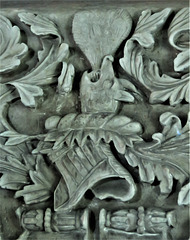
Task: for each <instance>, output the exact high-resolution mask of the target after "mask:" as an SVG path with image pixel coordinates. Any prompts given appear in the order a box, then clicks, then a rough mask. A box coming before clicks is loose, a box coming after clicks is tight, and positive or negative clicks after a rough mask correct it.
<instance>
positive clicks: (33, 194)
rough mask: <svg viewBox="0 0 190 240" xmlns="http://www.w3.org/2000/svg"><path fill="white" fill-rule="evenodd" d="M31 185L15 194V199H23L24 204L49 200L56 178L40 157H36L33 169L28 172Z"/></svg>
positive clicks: (51, 169)
mask: <svg viewBox="0 0 190 240" xmlns="http://www.w3.org/2000/svg"><path fill="white" fill-rule="evenodd" d="M29 176H30V178H31V181H32V182H33V184H31V185H27V186H25V187H24V188H23V189H21V190H19V191H17V192H16V194H15V197H16V198H18V197H24V201H25V203H26V204H33V203H39V202H43V201H45V200H47V199H49V198H50V197H51V196H52V194H53V190H54V189H55V186H56V183H57V181H58V180H57V178H58V176H57V175H55V174H54V170H53V168H52V167H49V166H48V165H47V163H46V162H45V161H44V159H43V157H42V156H41V155H39V156H37V159H36V166H35V169H33V170H30V171H29Z"/></svg>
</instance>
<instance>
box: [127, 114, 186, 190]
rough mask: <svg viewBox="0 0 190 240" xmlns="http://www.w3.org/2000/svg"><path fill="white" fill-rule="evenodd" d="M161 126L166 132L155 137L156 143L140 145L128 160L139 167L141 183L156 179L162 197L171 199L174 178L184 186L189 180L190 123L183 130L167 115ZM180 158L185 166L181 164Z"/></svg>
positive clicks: (129, 153)
mask: <svg viewBox="0 0 190 240" xmlns="http://www.w3.org/2000/svg"><path fill="white" fill-rule="evenodd" d="M160 122H161V124H162V126H164V128H163V131H162V133H155V134H153V136H152V138H153V139H154V140H155V141H153V142H152V143H142V144H141V143H139V144H138V143H137V144H136V146H134V149H127V151H126V154H125V157H126V160H127V161H128V163H129V164H130V165H131V166H133V167H136V166H138V168H139V176H140V178H141V180H142V181H144V182H149V183H152V182H153V181H154V180H155V177H157V179H158V180H159V181H160V190H161V193H163V194H166V195H168V194H169V193H170V192H171V190H172V187H173V178H175V179H177V180H179V181H180V183H181V184H183V183H184V182H185V180H187V179H188V177H189V168H188V139H189V138H188V136H189V130H188V128H189V121H188V122H187V124H186V126H184V127H183V128H182V126H181V122H180V119H179V118H178V117H177V116H175V115H173V114H171V113H169V112H167V113H164V114H162V115H161V116H160ZM167 153H170V155H167ZM178 156H180V159H183V162H181V161H179V160H178Z"/></svg>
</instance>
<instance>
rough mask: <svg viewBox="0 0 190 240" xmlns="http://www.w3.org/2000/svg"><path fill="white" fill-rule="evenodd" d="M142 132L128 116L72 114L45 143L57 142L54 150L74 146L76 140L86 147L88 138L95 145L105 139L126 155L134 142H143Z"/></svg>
mask: <svg viewBox="0 0 190 240" xmlns="http://www.w3.org/2000/svg"><path fill="white" fill-rule="evenodd" d="M47 121H48V119H47ZM46 126H47V124H46ZM47 127H48V126H47ZM54 127H56V128H57V130H56V128H54ZM141 132H142V128H141V125H140V124H139V123H138V122H133V121H132V120H131V119H130V118H128V117H126V116H115V115H113V114H109V115H108V114H102V116H101V115H100V114H77V113H71V114H68V115H66V116H65V117H63V118H62V119H60V120H59V122H58V123H57V125H56V126H53V129H52V131H50V132H49V133H48V134H47V136H46V138H45V141H50V142H51V141H55V145H54V149H56V148H58V147H61V146H62V145H63V144H64V142H65V143H66V144H67V145H68V146H72V145H73V143H74V141H75V140H76V141H77V143H78V144H79V145H84V144H85V142H86V140H87V137H90V138H91V139H92V140H93V141H94V142H95V143H96V142H100V141H101V140H102V139H104V141H105V142H106V143H110V142H111V141H113V143H114V145H115V147H116V149H117V150H118V152H120V153H124V152H125V149H126V145H128V146H132V145H133V141H141V138H140V136H139V134H141ZM54 136H56V138H55V137H54ZM59 136H60V137H59ZM52 137H53V138H52Z"/></svg>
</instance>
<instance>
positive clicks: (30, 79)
mask: <svg viewBox="0 0 190 240" xmlns="http://www.w3.org/2000/svg"><path fill="white" fill-rule="evenodd" d="M43 44H44V47H43V50H42V51H40V52H39V53H38V59H39V61H40V62H39V63H38V64H37V65H36V67H35V68H34V69H32V70H31V72H29V73H27V74H26V75H25V76H23V77H21V78H19V79H15V80H13V81H9V82H6V84H10V85H13V86H15V87H16V88H17V90H18V92H19V94H20V97H21V101H22V103H23V104H24V105H25V106H30V107H34V106H35V98H34V97H37V96H42V95H43V90H42V88H41V86H43V85H48V84H50V83H53V82H55V81H57V80H56V79H55V75H56V74H57V73H56V68H57V65H58V64H59V63H60V62H62V61H63V60H64V59H66V58H67V57H68V54H69V50H68V45H67V44H65V43H62V44H61V45H60V46H58V44H57V43H55V44H50V43H48V42H43Z"/></svg>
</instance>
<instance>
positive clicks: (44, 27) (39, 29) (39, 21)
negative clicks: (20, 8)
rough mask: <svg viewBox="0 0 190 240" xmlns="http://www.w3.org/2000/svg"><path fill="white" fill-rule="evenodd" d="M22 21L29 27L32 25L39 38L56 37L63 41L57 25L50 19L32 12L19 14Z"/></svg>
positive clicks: (32, 29)
mask: <svg viewBox="0 0 190 240" xmlns="http://www.w3.org/2000/svg"><path fill="white" fill-rule="evenodd" d="M18 16H19V18H20V20H21V21H22V22H24V23H25V24H27V25H30V26H31V27H30V28H31V31H32V32H33V33H34V34H36V35H39V36H45V37H46V36H47V35H55V36H57V37H58V38H59V42H61V41H62V37H61V35H60V33H59V32H58V28H57V26H56V24H55V23H54V22H53V21H52V20H50V19H49V18H47V17H45V16H43V15H40V14H34V13H30V12H22V13H19V14H18Z"/></svg>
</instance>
